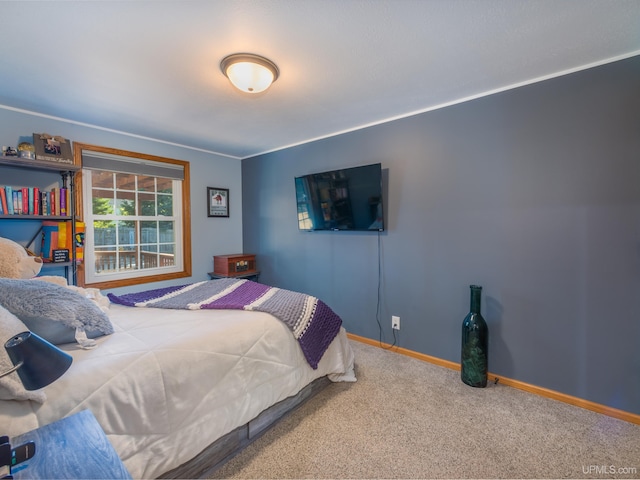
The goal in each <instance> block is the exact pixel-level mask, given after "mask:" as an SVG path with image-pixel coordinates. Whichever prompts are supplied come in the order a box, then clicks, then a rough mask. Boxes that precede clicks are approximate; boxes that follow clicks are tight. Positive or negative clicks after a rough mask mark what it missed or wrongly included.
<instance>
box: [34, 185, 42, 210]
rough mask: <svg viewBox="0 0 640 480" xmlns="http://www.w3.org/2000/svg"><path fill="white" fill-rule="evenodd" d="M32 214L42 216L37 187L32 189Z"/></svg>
mask: <svg viewBox="0 0 640 480" xmlns="http://www.w3.org/2000/svg"><path fill="white" fill-rule="evenodd" d="M33 214H34V215H41V214H42V208H41V205H40V189H39V188H38V187H33Z"/></svg>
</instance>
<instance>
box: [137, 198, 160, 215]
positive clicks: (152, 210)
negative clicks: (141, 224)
mask: <svg viewBox="0 0 640 480" xmlns="http://www.w3.org/2000/svg"><path fill="white" fill-rule="evenodd" d="M138 201H139V202H140V215H144V216H147V217H155V216H156V196H155V195H154V194H153V193H139V194H138Z"/></svg>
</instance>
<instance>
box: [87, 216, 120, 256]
mask: <svg viewBox="0 0 640 480" xmlns="http://www.w3.org/2000/svg"><path fill="white" fill-rule="evenodd" d="M93 237H94V238H93V243H94V245H95V246H96V250H97V249H98V247H102V246H108V245H116V223H115V222H110V221H104V220H94V222H93Z"/></svg>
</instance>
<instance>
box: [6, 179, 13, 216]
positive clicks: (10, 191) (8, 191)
mask: <svg viewBox="0 0 640 480" xmlns="http://www.w3.org/2000/svg"><path fill="white" fill-rule="evenodd" d="M4 190H5V192H6V196H7V211H8V212H9V215H14V213H15V211H14V209H13V188H11V187H10V186H8V185H7V186H6V187H4Z"/></svg>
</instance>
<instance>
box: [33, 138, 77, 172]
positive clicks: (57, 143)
mask: <svg viewBox="0 0 640 480" xmlns="http://www.w3.org/2000/svg"><path fill="white" fill-rule="evenodd" d="M33 146H34V147H35V149H36V160H44V161H47V162H55V163H61V164H65V165H73V153H72V151H71V142H70V141H69V140H68V139H66V138H62V137H57V136H55V135H49V134H48V133H34V134H33Z"/></svg>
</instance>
